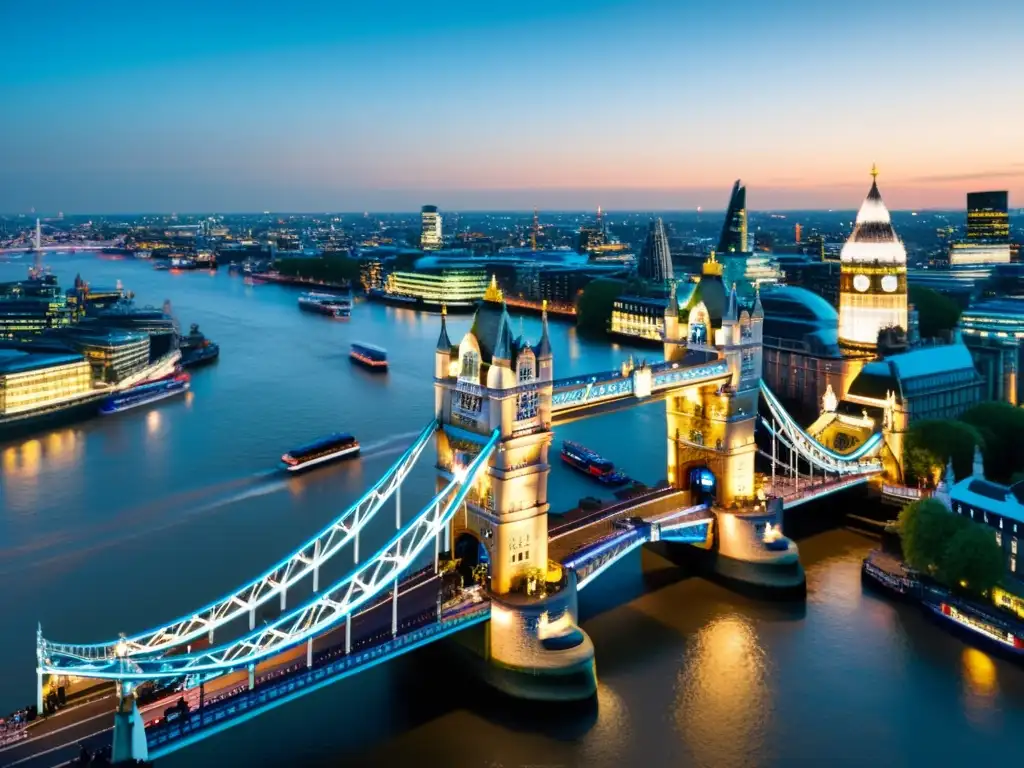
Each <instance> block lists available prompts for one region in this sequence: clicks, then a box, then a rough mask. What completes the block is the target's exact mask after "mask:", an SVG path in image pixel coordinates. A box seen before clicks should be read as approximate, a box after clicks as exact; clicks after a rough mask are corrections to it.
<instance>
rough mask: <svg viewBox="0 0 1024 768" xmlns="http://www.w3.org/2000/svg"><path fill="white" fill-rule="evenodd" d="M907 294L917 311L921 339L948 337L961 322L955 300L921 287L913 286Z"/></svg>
mask: <svg viewBox="0 0 1024 768" xmlns="http://www.w3.org/2000/svg"><path fill="white" fill-rule="evenodd" d="M907 293H908V298H909V299H910V303H911V304H913V305H914V308H915V309H916V310H917V319H918V325H919V328H920V331H921V338H924V339H930V338H934V337H936V336H942V337H946V336H947V335H948V334H949V332H950V331H952V330H953V329H954V328H956V324H957V322H959V320H960V305H958V304H957V303H956V302H955V301H953V299H951V298H949V297H948V296H945V295H943V294H941V293H939V292H938V291H935V290H932V289H931V288H925V287H923V286H920V285H911V286H910V288H909V289H908V292H907Z"/></svg>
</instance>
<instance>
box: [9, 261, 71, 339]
mask: <svg viewBox="0 0 1024 768" xmlns="http://www.w3.org/2000/svg"><path fill="white" fill-rule="evenodd" d="M75 316H76V305H75V304H74V303H69V302H68V297H67V295H66V294H65V293H64V292H63V291H61V289H60V286H59V285H58V284H57V278H56V277H54V276H53V275H43V276H42V277H40V278H38V279H34V280H25V281H21V282H15V283H0V339H14V338H18V337H23V336H30V335H35V334H39V333H42V332H44V331H46V330H49V329H51V328H64V327H66V326H68V325H70V324H71V323H72V322H74V320H75Z"/></svg>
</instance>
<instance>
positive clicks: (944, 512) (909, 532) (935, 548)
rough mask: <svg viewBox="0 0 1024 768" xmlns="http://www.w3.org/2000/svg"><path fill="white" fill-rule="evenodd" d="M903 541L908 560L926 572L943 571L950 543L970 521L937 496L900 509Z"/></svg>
mask: <svg viewBox="0 0 1024 768" xmlns="http://www.w3.org/2000/svg"><path fill="white" fill-rule="evenodd" d="M899 520H900V544H901V545H902V548H903V557H904V559H905V560H906V561H907V563H908V564H909V565H910V566H911V567H912V568H915V569H916V570H918V571H921V572H922V573H927V574H929V575H931V576H936V575H937V574H939V573H941V572H942V571H943V570H944V568H943V563H944V558H945V555H946V544H947V542H949V541H950V539H952V538H953V536H954V535H955V534H956V533H957V532H959V531H960V530H961V529H962V528H963V526H964V525H966V524H967V523H968V522H969V521H967V520H966V519H965V518H963V517H960V515H954V514H953V513H952V512H950V511H949V510H948V509H946V507H945V506H943V504H942V503H941V502H939V501H936V500H935V499H923V500H921V501H915V502H913V503H911V504H908V505H907V506H906V507H904V508H903V510H902V511H901V512H900V517H899Z"/></svg>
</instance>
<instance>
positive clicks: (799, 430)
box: [761, 382, 883, 474]
mask: <svg viewBox="0 0 1024 768" xmlns="http://www.w3.org/2000/svg"><path fill="white" fill-rule="evenodd" d="M761 394H762V395H763V396H764V399H765V402H766V403H767V404H768V408H769V410H770V411H771V414H772V417H773V418H774V419H775V426H773V425H772V424H771V423H769V422H768V420H767V419H765V418H763V417H762V419H761V422H762V424H764V426H765V428H766V429H767V430H768V431H769V432H771V433H772V434H773V435H775V436H776V437H777V438H779V439H782V440H783V441H784V442H785V443H786V445H787V447H789V448H790V449H791V450H794V451H796V452H797V453H798V454H799V455H800V456H801V457H802V458H803V459H804V460H805V461H808V462H810V463H813V464H814V465H815V466H817V467H818V468H819V469H821V470H823V471H827V472H836V473H838V474H849V473H852V472H861V471H864V469H865V466H866V465H867V464H870V465H872V466H874V465H878V466H880V461H879V460H878V459H877V458H876V456H877V454H878V452H879V451H880V450H881V448H882V440H883V438H882V433H881V432H876V433H875V434H873V435H872V436H871V437H869V438H868V439H867V440H865V441H864V443H863V444H862V445H860V446H858V447H857V448H856V449H855V450H853V451H851V452H850V453H847V454H843V453H837V452H836V451H833V450H832V449H830V448H827V447H826V446H824V445H822V444H821V443H819V442H818V441H817V440H815V439H814V438H813V437H811V436H810V435H809V434H807V432H806V431H804V429H803V427H801V426H800V425H799V424H798V423H797V422H796V420H795V419H793V417H792V416H790V415H789V413H788V412H787V411H786V409H785V408H783V406H782V404H781V403H780V402H779V400H778V398H776V397H775V395H774V393H773V392H772V391H771V390H770V389H769V388H768V386H767V385H766V384H765V383H764V382H761Z"/></svg>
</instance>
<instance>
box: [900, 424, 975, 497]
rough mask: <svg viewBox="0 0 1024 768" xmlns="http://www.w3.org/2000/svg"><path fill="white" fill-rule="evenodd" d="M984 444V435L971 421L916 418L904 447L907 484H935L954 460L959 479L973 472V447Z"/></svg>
mask: <svg viewBox="0 0 1024 768" xmlns="http://www.w3.org/2000/svg"><path fill="white" fill-rule="evenodd" d="M975 446H981V447H984V446H985V440H984V438H983V437H982V434H981V433H980V432H979V431H978V430H977V429H976V428H975V427H974V426H972V425H971V424H965V423H964V422H962V421H954V420H945V419H924V420H922V421H913V422H911V424H910V428H909V429H908V430H907V438H906V443H905V444H904V446H903V470H904V473H905V474H906V476H907V482H908V483H914V484H916V483H919V482H924V483H925V484H926V485H929V486H934V485H935V483H936V481H937V480H938V479H939V478H940V477H941V473H942V472H943V471H944V470H945V467H946V464H947V463H948V462H949V460H950V459H953V474H954V475H955V476H956V477H957V478H962V477H967V476H968V475H969V474H971V469H972V466H973V463H974V447H975Z"/></svg>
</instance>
